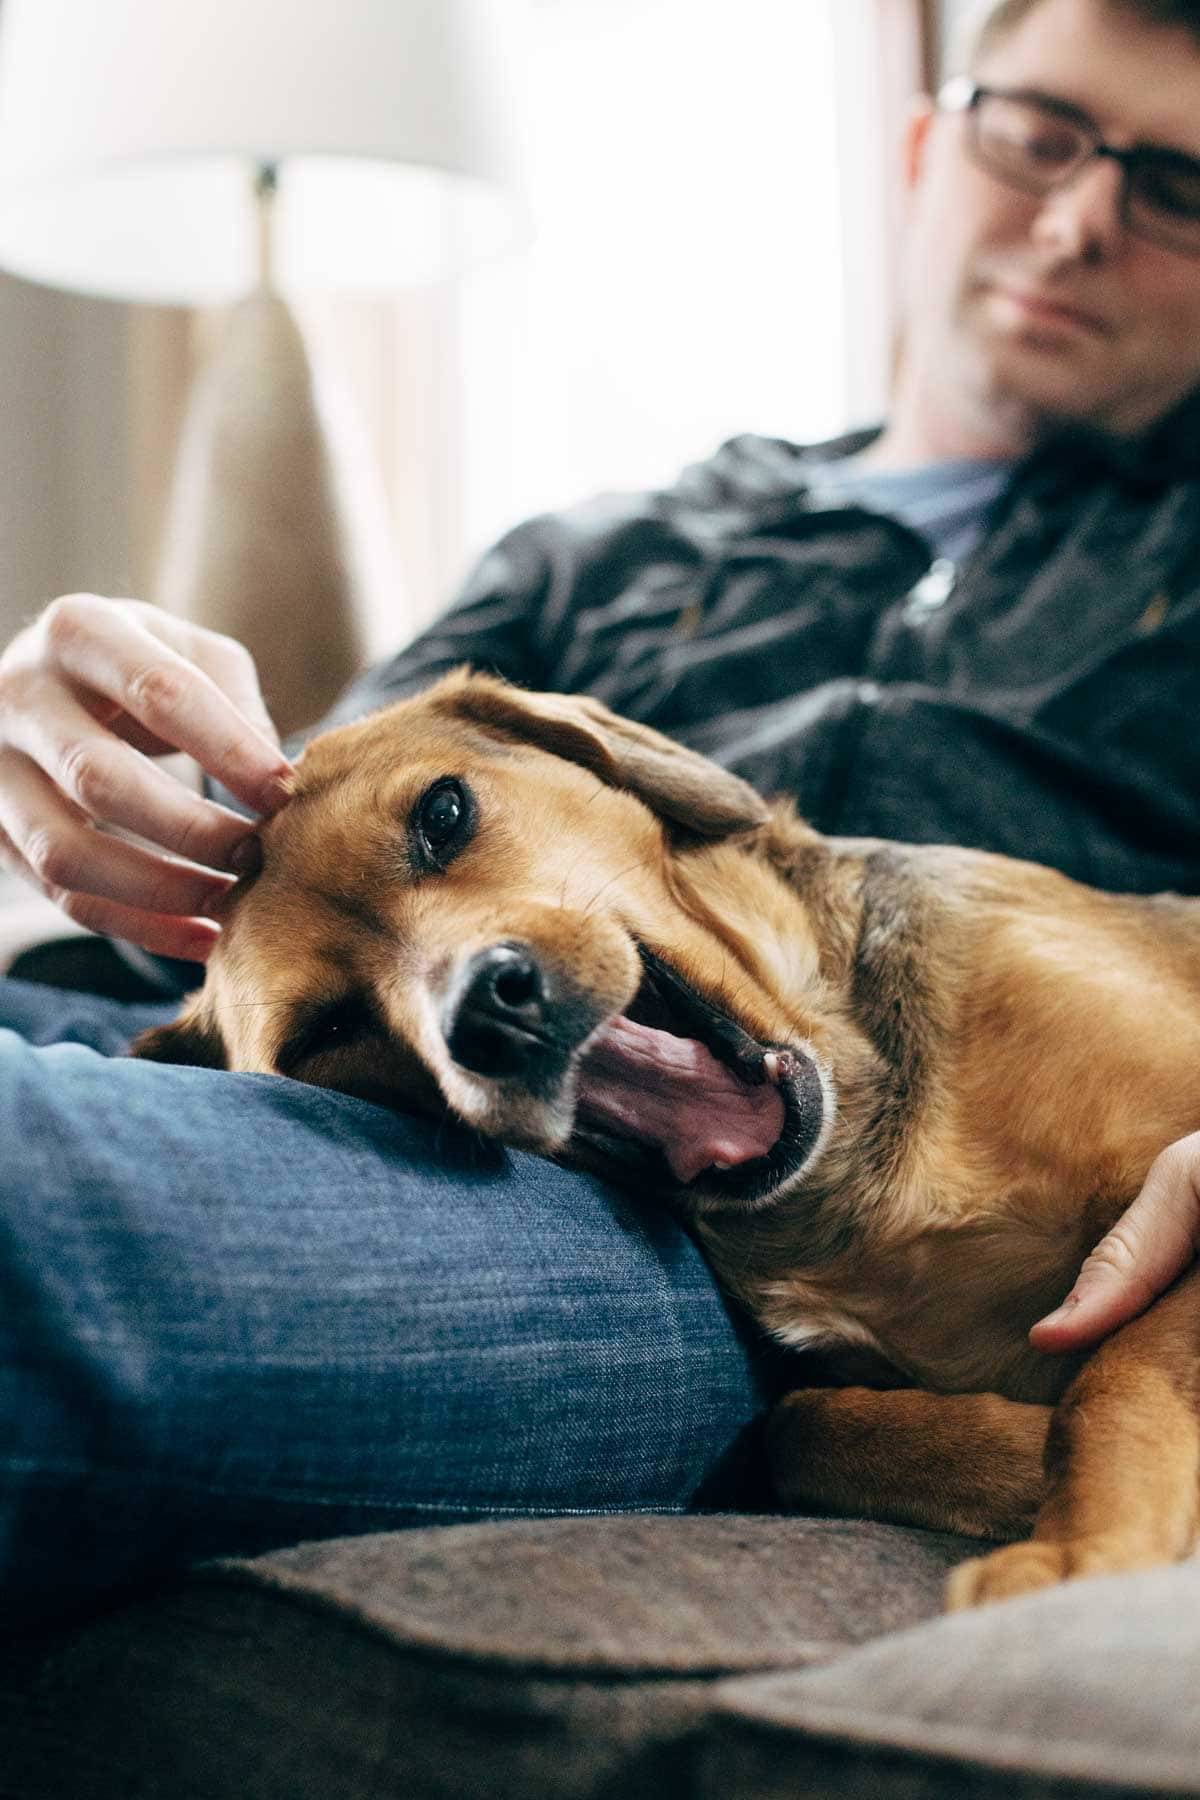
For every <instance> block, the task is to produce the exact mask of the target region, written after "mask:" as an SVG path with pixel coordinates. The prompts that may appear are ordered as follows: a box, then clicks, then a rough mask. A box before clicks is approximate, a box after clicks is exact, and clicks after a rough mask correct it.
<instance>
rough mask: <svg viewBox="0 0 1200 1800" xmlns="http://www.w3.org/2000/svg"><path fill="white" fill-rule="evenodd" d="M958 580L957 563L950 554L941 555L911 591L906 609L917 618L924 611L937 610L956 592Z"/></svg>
mask: <svg viewBox="0 0 1200 1800" xmlns="http://www.w3.org/2000/svg"><path fill="white" fill-rule="evenodd" d="M957 580H958V566H957V564H955V563H952V562H951V561H950V558H949V557H948V556H939V557H938V559H937V561H936V562H932V563H930V565H929V567H928V568H927V569H926V571H925V573H924V574H923V575H922V577H921V579H920V581H918V582H917V584H916V586H915V587H914V588H912V589H911V590H910V591H909V595H908V599H907V600H906V602H905V611H906V612H907V613H908V614H909V615H910V616H915V617H917V618H920V617H921V615H922V614H923V613H931V612H936V611H937V609H938V607H939V606H945V604H946V602H947V600H948V599H949V598H950V596H951V594H952V593H953V592H954V584H955V582H956V581H957Z"/></svg>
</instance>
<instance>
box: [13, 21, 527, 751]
mask: <svg viewBox="0 0 1200 1800" xmlns="http://www.w3.org/2000/svg"><path fill="white" fill-rule="evenodd" d="M515 24H516V0H204V4H203V5H192V4H189V3H187V0H104V4H103V5H99V4H97V3H96V0H0V266H2V267H4V268H7V269H8V270H10V271H12V272H13V273H15V274H18V275H21V276H23V277H25V278H27V279H29V280H32V281H36V282H43V283H47V284H50V285H52V286H56V287H62V288H67V289H71V290H74V291H76V292H79V293H84V294H93V295H99V296H104V297H107V298H109V299H116V300H124V301H141V302H152V303H157V304H160V305H161V304H168V305H181V306H192V307H195V306H210V305H220V304H227V305H230V312H229V316H228V320H227V324H226V329H225V331H224V333H223V338H222V341H221V343H220V344H219V346H218V349H217V351H216V353H215V355H214V357H213V359H212V361H211V362H210V363H209V364H208V365H207V367H206V368H205V370H204V371H203V372H202V374H201V376H200V378H199V380H198V381H197V383H196V384H195V388H194V390H193V394H192V396H191V400H190V403H189V414H188V418H187V420H186V421H185V425H184V430H183V434H182V439H181V446H180V453H179V457H178V461H177V466H176V472H175V477H174V486H173V490H172V497H171V502H170V505H169V507H168V513H167V522H166V529H165V532H164V541H163V546H162V552H161V559H160V560H161V569H160V579H159V582H158V592H157V594H156V595H155V596H154V597H155V598H158V599H160V600H161V601H162V602H163V603H164V604H165V605H169V606H170V607H172V608H173V609H174V610H177V611H179V612H181V613H183V614H185V615H188V616H191V617H194V618H197V619H199V620H201V621H202V622H203V623H206V624H211V625H214V626H215V627H217V628H218V629H222V630H228V631H231V632H232V634H233V635H235V636H237V637H239V638H241V639H242V641H243V642H245V643H246V644H247V646H248V647H249V648H250V650H251V651H252V653H254V654H255V657H256V660H257V661H258V662H259V665H260V672H261V674H262V676H263V681H264V688H265V690H266V691H267V697H268V704H269V705H271V706H272V707H273V709H274V712H275V716H276V718H277V722H278V723H279V724H280V725H281V727H282V728H283V729H284V731H285V732H286V731H288V730H290V729H292V728H293V727H294V726H298V725H302V724H304V723H308V722H311V719H312V718H313V717H315V716H317V714H318V713H319V711H320V709H321V707H322V706H323V705H324V704H326V703H327V702H328V700H329V699H331V698H332V697H333V695H334V693H336V691H337V690H338V688H339V687H340V686H341V685H342V683H343V682H344V681H345V679H346V678H347V677H348V676H349V675H350V674H351V673H353V671H354V669H355V668H356V667H357V666H358V664H359V662H360V660H361V654H362V633H361V619H362V612H361V604H360V602H361V585H362V581H363V579H364V571H363V558H362V556H361V555H360V554H359V550H360V547H361V543H362V540H363V529H362V528H363V517H362V513H363V508H364V506H365V505H367V503H368V502H369V500H370V494H369V492H368V490H369V489H370V487H371V481H370V479H369V472H367V473H364V472H363V470H362V465H361V462H354V461H352V460H351V459H350V456H349V451H348V447H347V444H346V441H345V437H344V414H343V415H341V419H342V424H341V425H340V426H339V417H338V415H331V414H330V411H329V409H328V408H327V406H326V405H325V404H324V401H323V397H322V384H321V383H320V382H319V381H318V380H317V379H316V378H315V376H314V370H313V367H312V362H311V356H310V352H309V349H308V347H307V345H306V343H305V340H304V338H303V337H302V335H301V333H300V331H299V330H298V328H297V326H296V323H295V320H294V318H293V316H292V313H291V311H290V309H289V306H288V303H287V300H286V299H285V298H284V296H285V295H290V296H297V295H301V294H305V293H309V292H313V291H316V290H318V289H323V288H326V289H327V288H330V287H334V288H348V289H356V290H358V291H360V292H375V293H387V292H394V291H396V290H397V289H399V288H401V287H403V286H406V285H410V284H413V283H420V282H427V281H431V280H442V279H445V278H446V277H447V276H450V275H453V274H456V273H460V272H461V271H462V270H463V269H465V268H466V267H468V266H469V265H471V264H472V263H474V262H476V261H478V260H480V259H481V258H484V257H487V256H489V255H494V254H497V253H499V251H501V250H502V249H503V248H505V247H507V246H508V245H509V244H511V243H512V242H513V240H514V237H515V235H516V231H517V227H518V221H519V219H520V216H521V213H520V206H519V203H517V201H516V194H515V170H514V158H513V153H512V143H513V139H514V132H513V129H512V126H513V119H514V97H513V74H514V70H515V48H516V46H515V40H514V37H513V29H514V26H515ZM356 471H357V475H356Z"/></svg>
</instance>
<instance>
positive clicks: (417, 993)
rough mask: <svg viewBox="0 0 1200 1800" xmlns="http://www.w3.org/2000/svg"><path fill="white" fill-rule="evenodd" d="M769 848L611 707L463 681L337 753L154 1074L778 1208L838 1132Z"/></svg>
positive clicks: (350, 736)
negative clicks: (383, 1118) (243, 1079)
mask: <svg viewBox="0 0 1200 1800" xmlns="http://www.w3.org/2000/svg"><path fill="white" fill-rule="evenodd" d="M766 818H767V809H766V807H765V805H764V803H763V801H762V800H761V799H760V797H759V796H758V794H756V793H755V792H754V790H753V789H752V788H750V787H748V786H747V785H746V784H745V783H744V782H742V781H740V780H738V779H737V778H736V777H734V776H732V775H730V774H728V773H727V772H725V771H723V770H721V769H719V768H718V767H716V766H715V765H714V764H712V763H710V762H708V761H706V760H705V759H704V758H702V757H700V756H697V755H695V754H694V753H692V752H690V751H687V750H684V749H681V748H680V747H679V746H677V745H675V744H673V743H671V742H670V741H669V740H668V739H666V738H664V737H661V736H660V735H659V734H658V733H656V732H653V731H649V730H647V729H645V728H643V727H639V726H635V725H632V724H630V723H628V722H627V721H625V720H622V719H619V718H618V717H616V716H615V715H614V714H612V713H610V712H609V711H608V710H607V708H605V707H603V706H601V705H599V704H598V703H597V702H595V701H592V700H589V699H584V698H566V697H563V696H559V695H547V694H530V693H525V692H523V691H521V690H519V689H516V688H512V687H509V686H507V685H506V684H504V683H502V682H499V681H496V680H493V679H491V678H488V677H485V676H478V675H472V674H469V673H468V672H466V671H458V672H456V673H455V674H453V675H451V676H448V677H447V678H445V679H444V680H443V681H441V682H440V683H438V685H437V686H435V687H433V688H431V689H430V690H429V691H428V692H427V693H425V694H423V695H420V696H419V697H417V698H415V699H412V700H407V701H402V702H400V703H399V704H398V705H396V706H393V707H391V708H389V709H388V710H386V711H384V712H381V713H377V714H375V715H374V716H372V717H371V718H368V719H366V720H363V721H362V722H361V723H358V724H354V725H349V726H345V727H342V728H340V729H337V730H334V731H331V732H328V733H326V734H325V735H324V736H322V737H320V738H317V739H316V740H314V742H313V743H312V744H311V745H310V746H309V748H308V749H307V750H306V751H305V753H304V756H303V757H302V759H301V761H300V763H299V766H298V772H297V779H296V786H295V793H294V796H293V798H292V799H291V800H290V801H289V802H288V804H287V805H286V806H285V807H284V808H283V809H282V811H281V812H279V813H278V814H277V815H276V816H275V817H274V818H273V819H271V820H270V821H269V822H268V823H266V824H265V825H264V826H263V828H262V834H261V836H262V850H263V855H262V867H261V869H260V871H259V872H258V873H257V874H255V875H254V876H252V877H249V878H247V879H244V880H242V881H241V882H239V883H238V884H237V886H236V887H235V888H234V889H233V890H231V893H230V895H229V897H228V899H227V901H226V902H225V904H224V910H223V916H222V923H223V927H224V929H223V931H222V935H221V937H220V939H219V941H218V944H217V946H216V948H215V950H214V952H213V955H212V958H211V961H210V963H209V966H208V970H207V973H206V979H205V983H204V986H203V988H202V989H201V990H200V992H199V993H198V994H196V995H194V996H193V997H192V999H191V1000H190V1001H189V1002H188V1004H187V1006H186V1008H185V1010H184V1012H183V1014H182V1016H181V1017H180V1019H179V1020H178V1021H176V1022H175V1023H174V1024H172V1025H168V1026H165V1027H163V1028H161V1029H158V1030H156V1031H153V1032H150V1033H147V1034H146V1035H144V1036H143V1038H142V1039H141V1040H139V1042H138V1044H137V1045H136V1046H135V1054H137V1055H140V1056H144V1057H150V1058H154V1059H157V1060H160V1061H167V1062H192V1063H204V1064H209V1065H211V1066H214V1067H222V1068H230V1069H239V1070H257V1071H263V1072H272V1073H278V1074H282V1075H288V1076H293V1077H295V1078H297V1079H299V1080H301V1081H308V1082H313V1083H316V1084H317V1085H319V1086H324V1087H331V1088H337V1089H340V1090H342V1091H345V1092H348V1093H352V1094H357V1095H360V1096H362V1097H364V1098H366V1099H368V1100H371V1101H375V1102H378V1103H381V1104H384V1105H391V1106H396V1107H399V1108H401V1109H411V1108H413V1107H416V1108H418V1109H421V1110H424V1111H432V1112H435V1113H438V1114H441V1115H443V1116H444V1115H445V1114H446V1113H447V1111H448V1112H449V1113H450V1114H452V1115H454V1116H455V1117H457V1118H458V1119H460V1120H462V1121H464V1122H465V1123H466V1124H468V1125H470V1126H472V1127H474V1128H476V1129H477V1130H479V1131H482V1132H484V1133H487V1134H488V1135H489V1136H494V1137H498V1138H501V1139H503V1140H504V1141H506V1142H508V1143H512V1144H518V1145H523V1146H526V1147H528V1148H532V1149H536V1150H539V1151H543V1152H547V1153H555V1154H564V1155H565V1157H566V1158H567V1159H568V1160H575V1161H578V1162H580V1163H585V1164H587V1165H589V1166H592V1167H601V1168H603V1169H605V1170H606V1171H607V1172H609V1173H611V1174H614V1175H616V1176H618V1177H623V1178H624V1179H626V1180H636V1181H637V1182H638V1184H639V1185H640V1186H642V1187H643V1188H645V1187H650V1188H654V1189H657V1190H660V1191H662V1190H666V1191H670V1192H672V1193H674V1194H675V1195H676V1196H679V1195H683V1196H684V1197H685V1198H686V1199H687V1200H688V1201H690V1202H691V1203H692V1204H693V1205H695V1206H696V1207H697V1208H699V1209H702V1210H707V1209H711V1208H715V1207H722V1206H729V1205H746V1204H755V1203H762V1202H764V1201H766V1200H768V1199H772V1198H775V1197H777V1196H779V1195H781V1194H782V1193H784V1192H786V1191H788V1190H789V1189H790V1188H792V1187H793V1186H794V1185H795V1184H796V1182H797V1181H798V1179H799V1177H800V1175H801V1173H802V1172H803V1171H804V1170H805V1169H806V1168H807V1167H808V1166H809V1165H810V1164H811V1163H812V1161H813V1160H814V1158H815V1156H816V1154H817V1152H818V1149H819V1147H820V1144H821V1142H822V1141H823V1138H824V1135H825V1131H826V1128H827V1123H828V1118H829V1114H830V1112H831V1106H832V1100H831V1093H830V1088H829V1081H828V1076H827V1073H826V1072H825V1071H826V1066H827V1065H826V1060H825V1056H824V1054H823V1052H824V1048H825V1046H824V1044H823V1039H822V1027H821V1024H820V1020H819V1017H818V1016H817V1013H818V1011H819V1009H818V1008H816V1007H815V1006H811V1005H807V1004H806V1000H805V996H806V994H807V995H808V996H810V998H811V996H812V995H813V994H814V993H815V992H816V990H817V989H819V987H820V982H819V978H818V976H817V950H816V946H815V944H814V943H813V941H812V939H811V933H808V932H807V931H806V928H805V926H804V922H803V916H802V915H801V914H800V912H799V909H798V908H797V907H796V906H795V904H794V902H792V903H791V904H787V903H786V901H785V893H784V890H783V889H782V887H781V884H780V883H779V881H778V879H777V877H776V876H775V875H774V874H773V872H772V871H771V870H770V869H769V868H768V867H767V866H766V864H765V863H764V862H763V861H762V859H761V858H757V857H755V856H754V855H753V854H752V853H751V852H750V851H749V849H748V846H749V845H752V843H753V840H754V836H755V833H756V829H757V828H758V827H760V826H762V824H763V823H764V821H765V820H766Z"/></svg>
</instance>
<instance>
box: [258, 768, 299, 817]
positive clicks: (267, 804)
mask: <svg viewBox="0 0 1200 1800" xmlns="http://www.w3.org/2000/svg"><path fill="white" fill-rule="evenodd" d="M295 785H296V771H295V770H294V769H288V770H287V771H286V773H285V774H283V775H273V776H272V777H271V780H270V781H269V782H268V783H267V785H266V787H265V788H264V789H263V812H264V813H265V814H266V815H267V816H268V817H269V816H270V815H271V814H272V813H276V812H278V811H279V808H280V807H281V806H285V805H286V804H287V802H288V801H289V800H290V799H291V797H292V789H293V788H294V787H295Z"/></svg>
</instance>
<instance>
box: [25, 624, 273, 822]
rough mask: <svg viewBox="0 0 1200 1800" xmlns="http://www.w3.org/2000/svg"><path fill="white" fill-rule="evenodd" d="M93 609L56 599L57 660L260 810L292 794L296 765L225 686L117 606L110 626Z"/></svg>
mask: <svg viewBox="0 0 1200 1800" xmlns="http://www.w3.org/2000/svg"><path fill="white" fill-rule="evenodd" d="M95 617H96V616H95V613H94V611H92V610H89V611H87V612H86V613H83V612H77V611H75V610H72V608H71V607H70V606H69V604H64V603H63V602H56V604H55V607H54V608H51V610H50V613H49V614H48V615H47V618H46V626H45V629H46V632H47V636H48V638H49V640H50V642H51V645H52V648H53V652H54V663H55V667H56V668H57V669H59V670H60V671H61V672H62V673H63V674H64V675H65V676H67V677H68V678H69V679H70V680H72V681H74V682H77V683H81V684H83V685H85V686H88V687H90V688H92V689H94V690H95V691H96V692H98V693H100V694H103V695H104V696H105V697H106V698H107V699H108V700H110V701H115V702H116V703H117V704H118V705H119V706H120V707H121V708H122V709H123V710H124V711H125V712H127V713H128V714H129V715H130V716H131V717H132V718H134V719H136V720H137V721H138V723H139V724H140V725H141V726H143V727H144V729H145V730H146V731H148V732H150V733H152V734H153V736H154V737H155V738H156V739H158V740H160V741H162V742H163V743H167V744H170V745H172V746H173V747H174V748H175V749H176V750H182V751H185V752H186V753H187V754H188V755H189V756H192V757H194V758H195V759H196V761H197V762H198V763H199V764H200V767H201V768H202V769H204V770H205V771H206V772H207V773H208V774H209V775H214V776H216V777H217V779H218V780H219V781H221V782H223V783H224V785H225V786H226V787H227V788H228V789H229V791H230V793H232V794H236V795H237V797H238V799H239V800H244V801H245V803H246V804H247V805H248V806H252V807H253V808H254V809H255V811H256V812H260V813H266V814H269V813H272V812H275V811H277V810H278V808H279V806H280V805H281V804H282V803H283V801H284V800H285V799H286V797H287V793H288V778H289V775H290V772H291V771H290V765H289V764H288V763H287V761H286V760H285V759H284V758H283V757H282V756H281V755H280V753H279V749H278V747H277V745H276V744H275V743H274V742H273V741H272V740H271V739H270V738H269V737H268V736H267V735H265V734H264V732H263V731H262V730H260V729H259V728H258V727H256V726H255V725H253V724H251V723H250V721H249V720H247V719H246V718H244V717H243V716H242V714H241V713H240V712H239V711H238V709H237V707H236V706H235V705H234V703H233V702H232V701H231V700H230V699H228V698H227V696H226V695H225V694H223V693H222V692H221V689H220V688H219V687H218V686H217V684H216V682H214V681H213V680H212V679H211V677H210V676H208V675H206V674H205V673H204V672H203V671H202V670H201V669H199V668H197V667H196V665H195V664H194V663H192V662H189V661H188V659H187V658H186V657H184V656H181V655H180V654H179V653H178V651H176V650H173V649H172V648H171V647H170V645H169V644H167V643H166V642H165V641H164V640H163V637H162V635H161V633H158V632H150V631H147V630H146V629H145V627H144V626H143V625H142V624H141V623H140V622H136V621H134V620H131V619H129V618H127V617H126V616H125V615H124V614H123V613H122V612H121V611H120V610H119V609H118V608H116V607H112V608H111V609H109V611H108V613H107V614H106V615H105V619H104V630H103V631H102V632H101V631H97V630H96V625H95Z"/></svg>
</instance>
